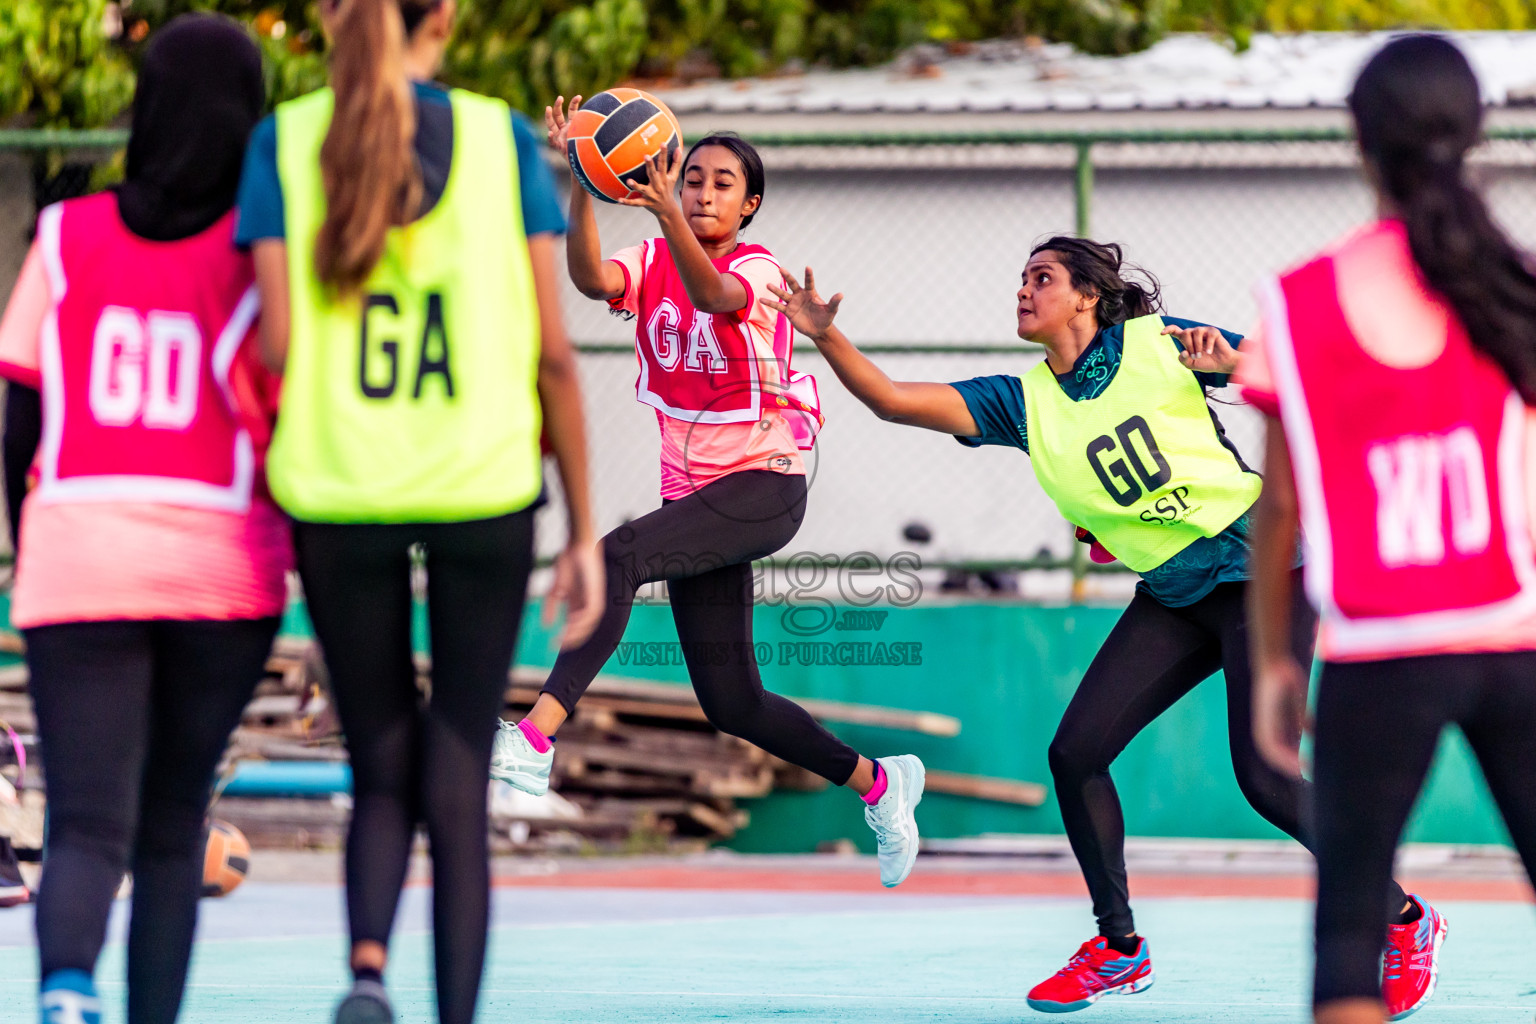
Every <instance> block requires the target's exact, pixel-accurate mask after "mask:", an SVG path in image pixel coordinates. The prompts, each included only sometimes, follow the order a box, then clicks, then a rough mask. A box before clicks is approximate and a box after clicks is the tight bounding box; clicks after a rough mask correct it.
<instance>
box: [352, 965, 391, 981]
mask: <svg viewBox="0 0 1536 1024" xmlns="http://www.w3.org/2000/svg"><path fill="white" fill-rule="evenodd" d="M352 980H353V981H372V982H376V983H378V984H380V985H382V984H384V972H383V971H381V970H379V969H378V968H375V967H354V968H352Z"/></svg>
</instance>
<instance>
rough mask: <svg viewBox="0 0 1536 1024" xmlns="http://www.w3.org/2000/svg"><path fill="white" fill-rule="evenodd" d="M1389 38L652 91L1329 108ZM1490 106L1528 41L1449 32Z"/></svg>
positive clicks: (940, 107)
mask: <svg viewBox="0 0 1536 1024" xmlns="http://www.w3.org/2000/svg"><path fill="white" fill-rule="evenodd" d="M1389 38H1391V34H1389V33H1367V34H1352V33H1337V32H1316V33H1299V34H1294V35H1260V36H1255V37H1254V39H1253V44H1252V45H1251V46H1250V47H1249V48H1248V49H1247V50H1245V51H1243V52H1241V53H1234V52H1233V51H1232V50H1231V49H1230V48H1229V47H1228V46H1227V45H1226V44H1224V43H1222V42H1220V41H1218V40H1215V39H1212V38H1210V37H1207V36H1201V35H1174V36H1170V37H1168V38H1166V39H1163V40H1162V41H1161V42H1159V43H1157V45H1155V46H1153V47H1152V48H1151V49H1148V50H1145V51H1143V52H1141V53H1135V54H1130V55H1128V56H1124V57H1095V56H1091V55H1088V54H1084V53H1079V52H1077V51H1075V50H1073V49H1072V48H1071V47H1070V46H1066V45H1061V44H1046V45H1035V46H1031V45H1027V44H1025V43H1022V42H1015V41H1010V40H994V41H991V42H987V43H980V44H977V45H976V46H975V47H974V48H972V49H971V50H970V52H968V53H965V54H964V55H960V56H954V55H950V54H948V53H946V51H945V50H943V49H942V48H940V47H919V48H916V49H914V50H912V51H910V52H909V53H907V54H905V55H903V57H902V58H900V59H898V60H897V61H895V62H893V63H891V64H888V65H886V66H884V67H879V68H870V69H859V70H848V71H812V72H808V73H806V74H800V75H786V76H781V77H774V78H757V79H741V80H736V81H716V82H704V83H699V84H695V85H690V86H683V87H678V88H672V89H663V90H657V91H658V93H659V94H660V95H661V96H662V98H663V99H665V100H666V102H667V103H668V104H669V105H670V106H671V107H672V109H673V110H674V111H676V112H677V113H678V114H680V115H686V114H701V113H747V112H752V113H763V114H769V113H802V114H811V113H843V114H861V113H869V114H875V113H905V112H926V113H948V112H955V113H959V112H970V113H989V112H1014V113H1027V112H1033V111H1062V112H1066V111H1080V110H1081V111H1089V110H1096V111H1126V110H1199V109H1226V110H1254V109H1308V108H1314V109H1315V108H1337V107H1342V106H1343V105H1344V99H1345V96H1346V95H1347V94H1348V92H1349V87H1350V84H1351V82H1352V81H1353V80H1354V76H1355V73H1356V72H1357V71H1358V70H1359V68H1360V66H1361V64H1363V63H1364V61H1365V59H1366V58H1367V57H1368V56H1369V55H1370V54H1371V53H1372V52H1374V51H1375V50H1376V48H1377V47H1379V46H1381V45H1382V43H1384V42H1385V41H1386V40H1387V39H1389ZM1454 38H1455V39H1456V41H1457V43H1458V44H1460V45H1461V46H1462V48H1463V49H1464V50H1465V51H1466V53H1467V55H1468V57H1469V58H1470V59H1471V61H1472V64H1473V66H1474V67H1475V68H1476V69H1477V72H1478V76H1479V78H1480V79H1481V81H1482V85H1483V90H1484V96H1485V98H1486V100H1487V102H1488V103H1489V104H1490V105H1493V106H1516V105H1531V104H1533V103H1536V32H1463V33H1455V34H1454Z"/></svg>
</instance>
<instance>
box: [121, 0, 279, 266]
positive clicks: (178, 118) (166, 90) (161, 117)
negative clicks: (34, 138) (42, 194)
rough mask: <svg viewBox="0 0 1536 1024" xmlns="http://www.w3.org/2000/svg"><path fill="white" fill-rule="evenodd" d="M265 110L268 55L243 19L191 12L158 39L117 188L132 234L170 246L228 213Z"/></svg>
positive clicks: (149, 54) (137, 95)
mask: <svg viewBox="0 0 1536 1024" xmlns="http://www.w3.org/2000/svg"><path fill="white" fill-rule="evenodd" d="M265 106H266V89H265V86H264V85H263V79H262V71H261V51H260V50H258V49H257V48H256V44H255V42H254V41H253V40H252V39H251V37H250V36H249V35H247V34H246V32H245V30H244V29H242V28H241V27H240V26H239V25H237V24H236V23H235V22H233V21H231V20H229V19H228V18H222V17H218V16H217V15H211V14H184V15H182V16H180V17H178V18H174V19H172V20H171V21H170V22H169V23H168V24H167V25H166V26H165V27H164V28H163V29H161V30H160V31H159V32H157V33H156V34H155V37H154V39H152V40H150V43H149V49H148V50H147V51H146V52H145V54H144V65H143V67H142V68H141V69H140V71H139V83H138V89H137V90H136V91H135V92H134V95H133V133H132V135H131V136H130V137H129V139H128V168H127V175H126V177H125V179H124V181H123V183H122V184H121V185H119V186H118V187H117V204H118V209H119V210H120V211H121V212H122V215H123V222H124V223H125V224H127V225H128V229H129V230H130V231H132V232H133V233H134V234H136V235H139V236H141V237H143V238H148V239H152V240H154V241H158V242H172V241H175V240H177V239H180V238H187V237H190V236H191V235H195V234H197V233H198V232H200V231H205V230H207V229H208V228H209V227H212V226H213V224H214V223H215V222H216V221H217V220H218V219H219V218H220V217H222V216H224V215H225V214H226V213H228V212H229V211H230V209H231V208H233V207H234V205H235V192H236V189H237V188H238V187H239V184H240V167H241V164H242V162H243V161H244V158H245V145H246V142H247V141H248V140H249V139H250V136H251V130H252V129H253V128H255V127H256V122H257V121H259V120H260V119H261V114H262V110H263V108H264V107H265Z"/></svg>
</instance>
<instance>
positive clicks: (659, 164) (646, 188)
mask: <svg viewBox="0 0 1536 1024" xmlns="http://www.w3.org/2000/svg"><path fill="white" fill-rule="evenodd" d="M682 173H683V155H682V154H681V153H679V152H677V151H675V150H672V149H662V150H658V151H656V152H655V153H652V154H651V155H650V156H648V157H646V158H645V174H646V180H645V181H644V182H641V181H638V180H636V181H631V182H629V186H630V189H631V191H630V193H629V195H627V196H625V197H624V198H623V199H620V200H619V202H620V203H621V204H623V205H624V206H638V207H640V208H641V209H644V210H650V211H651V212H652V213H654V214H655V215H656V216H658V217H660V216H661V215H662V214H663V213H666V212H667V211H668V210H669V209H671V208H672V207H676V206H677V179H678V178H680V177H682Z"/></svg>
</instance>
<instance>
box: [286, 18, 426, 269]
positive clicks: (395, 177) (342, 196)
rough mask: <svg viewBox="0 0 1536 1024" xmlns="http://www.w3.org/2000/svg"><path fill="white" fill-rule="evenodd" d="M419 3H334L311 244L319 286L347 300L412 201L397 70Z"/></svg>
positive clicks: (411, 162)
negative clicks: (330, 95) (317, 211)
mask: <svg viewBox="0 0 1536 1024" xmlns="http://www.w3.org/2000/svg"><path fill="white" fill-rule="evenodd" d="M432 6H435V4H431V3H426V2H424V0H341V3H340V10H339V11H338V12H337V21H336V25H335V30H334V40H335V41H334V45H333V48H332V53H331V88H332V90H333V91H334V92H335V95H336V109H335V113H334V115H333V116H332V119H331V126H330V129H329V131H327V132H326V136H325V143H324V145H323V146H322V147H321V149H320V171H321V175H322V178H323V180H324V182H325V201H326V212H325V222H324V223H323V224H322V225H321V226H320V235H319V237H318V238H317V239H316V240H315V269H316V271H317V273H318V274H319V277H320V281H321V283H322V284H324V285H326V286H328V287H331V288H334V289H335V290H336V291H337V292H339V293H341V294H344V295H346V294H355V293H356V292H357V291H359V290H360V289H361V288H362V286H363V282H365V281H366V280H368V276H369V275H370V274H372V273H373V268H374V267H375V266H377V265H378V262H379V260H380V259H381V258H382V257H383V255H384V244H385V240H386V237H387V235H388V233H389V229H390V228H392V227H395V226H398V225H402V224H406V223H409V222H410V220H411V219H412V218H413V217H414V216H415V214H416V210H417V207H418V206H419V205H420V203H421V190H422V184H421V172H420V169H419V168H418V167H417V165H416V157H415V153H414V151H413V148H412V145H413V143H414V141H415V136H416V104H415V98H414V96H413V94H412V90H411V83H410V81H409V80H408V78H407V77H406V73H405V44H406V38H407V22H408V21H409V22H410V27H411V28H414V27H415V26H416V25H417V24H419V23H420V21H421V18H422V17H423V16H424V15H425V14H426V12H427V10H428V9H430V8H431V7H432Z"/></svg>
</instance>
